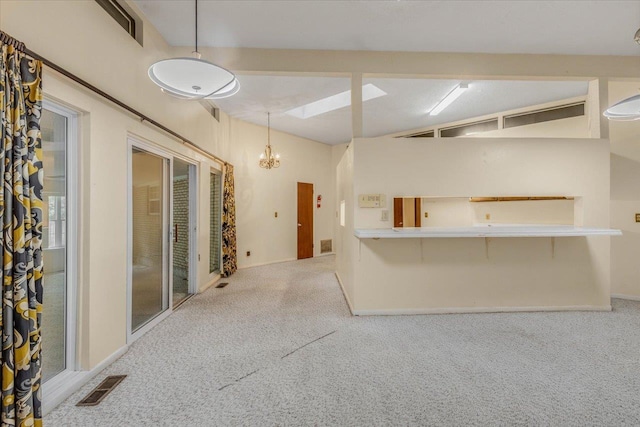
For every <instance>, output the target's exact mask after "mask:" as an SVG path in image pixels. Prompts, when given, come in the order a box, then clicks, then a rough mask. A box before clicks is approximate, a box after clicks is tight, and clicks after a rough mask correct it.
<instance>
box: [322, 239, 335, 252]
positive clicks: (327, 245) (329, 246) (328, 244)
mask: <svg viewBox="0 0 640 427" xmlns="http://www.w3.org/2000/svg"><path fill="white" fill-rule="evenodd" d="M331 252H333V241H332V240H331V239H328V240H320V253H321V254H328V253H331Z"/></svg>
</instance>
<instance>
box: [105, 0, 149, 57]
mask: <svg viewBox="0 0 640 427" xmlns="http://www.w3.org/2000/svg"><path fill="white" fill-rule="evenodd" d="M96 3H98V4H99V5H100V6H102V8H103V9H104V10H105V11H106V12H107V13H108V14H109V15H111V17H112V18H113V19H114V21H116V22H117V23H118V25H120V26H121V27H122V28H123V29H124V30H125V31H126V32H127V33H129V35H130V36H131V37H133V38H134V39H135V40H136V41H137V42H138V43H140V46H142V20H141V19H140V18H139V17H138V16H137V15H136V14H135V12H134V11H133V10H132V9H131V7H129V5H127V4H126V3H124V2H123V3H121V2H119V1H118V0H96Z"/></svg>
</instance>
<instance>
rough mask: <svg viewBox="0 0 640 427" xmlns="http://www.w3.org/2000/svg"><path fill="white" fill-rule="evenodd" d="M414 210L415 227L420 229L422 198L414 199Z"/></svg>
mask: <svg viewBox="0 0 640 427" xmlns="http://www.w3.org/2000/svg"><path fill="white" fill-rule="evenodd" d="M414 208H415V216H416V221H415V226H416V227H422V198H421V197H416V198H415V200H414Z"/></svg>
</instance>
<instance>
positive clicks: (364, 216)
mask: <svg viewBox="0 0 640 427" xmlns="http://www.w3.org/2000/svg"><path fill="white" fill-rule="evenodd" d="M352 145H353V146H354V147H353V149H354V151H353V160H350V159H349V160H348V161H345V159H344V158H343V162H345V163H344V164H341V168H342V169H343V170H342V174H339V182H338V185H339V190H338V191H339V192H340V191H342V192H343V194H345V197H346V196H348V195H349V194H350V193H349V191H351V190H350V189H349V188H347V187H349V185H350V182H349V180H348V179H343V178H340V176H349V174H350V173H353V184H352V186H353V196H352V197H351V198H350V199H349V198H346V201H347V212H353V215H354V220H353V225H352V226H351V224H350V222H347V226H346V227H344V228H342V229H340V228H338V232H339V234H337V240H340V241H344V242H346V243H345V247H342V248H341V252H339V253H338V258H341V257H343V256H351V257H353V253H354V251H355V254H356V255H355V257H353V259H354V260H356V261H355V266H354V270H353V271H352V272H351V273H350V275H349V273H347V274H346V276H347V277H350V278H351V279H350V280H351V282H350V283H347V282H348V280H349V279H346V278H345V277H343V270H342V268H343V266H342V264H340V262H339V263H338V274H339V275H340V277H341V279H342V282H343V284H344V287H345V288H346V289H353V291H351V295H353V299H352V303H353V306H354V309H355V312H356V313H362V314H367V313H376V312H387V311H389V312H427V311H429V310H435V311H438V310H444V311H447V310H450V309H454V310H455V309H456V308H457V309H460V308H462V309H469V310H473V309H478V308H482V309H499V310H509V309H523V308H541V307H542V308H544V307H547V308H550V307H553V308H560V307H565V308H568V307H584V308H600V309H607V308H608V307H609V287H610V286H609V283H610V271H609V261H610V260H609V246H610V243H609V238H608V237H586V238H583V237H580V238H556V239H554V241H553V242H552V239H551V238H504V239H489V241H485V239H480V238H475V239H473V238H469V239H464V238H462V239H379V240H373V239H362V240H357V239H355V238H354V237H353V229H354V228H388V227H389V226H390V225H389V223H386V224H385V223H383V222H381V221H380V209H362V208H358V207H357V204H356V197H357V195H359V194H369V193H376V194H377V193H381V194H385V195H386V196H387V200H388V201H391V200H393V197H396V196H398V195H407V194H414V195H415V194H420V195H424V196H443V195H447V196H455V197H468V196H472V195H487V192H488V191H490V192H491V194H490V195H492V196H510V195H516V194H517V195H531V196H534V195H540V194H544V195H575V196H578V197H582V199H581V209H582V210H583V212H582V216H583V218H584V225H585V226H593V227H604V228H606V227H608V226H609V209H608V200H609V182H608V181H609V144H608V142H607V141H606V140H597V139H533V138H528V139H507V138H502V139H490V138H484V139H482V140H478V139H465V138H459V139H458V138H456V139H448V140H442V139H423V140H411V139H404V140H398V139H382V138H381V139H358V140H355V141H354V142H353V143H352ZM350 149H351V148H350ZM345 158H347V156H345ZM351 163H353V171H352V172H350V171H349V170H347V169H348V165H349V164H351ZM380 170H385V171H386V173H384V174H380V173H379V171H380ZM341 187H345V188H342V189H340V188H341ZM388 203H389V202H388ZM388 208H389V209H391V208H392V206H390V205H389V206H388ZM487 245H488V246H487ZM344 254H347V255H344ZM533 272H535V274H532V273H533Z"/></svg>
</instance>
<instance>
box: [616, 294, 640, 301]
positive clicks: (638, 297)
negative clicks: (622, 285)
mask: <svg viewBox="0 0 640 427" xmlns="http://www.w3.org/2000/svg"><path fill="white" fill-rule="evenodd" d="M611 298H617V299H626V300H629V301H640V295H625V294H611Z"/></svg>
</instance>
